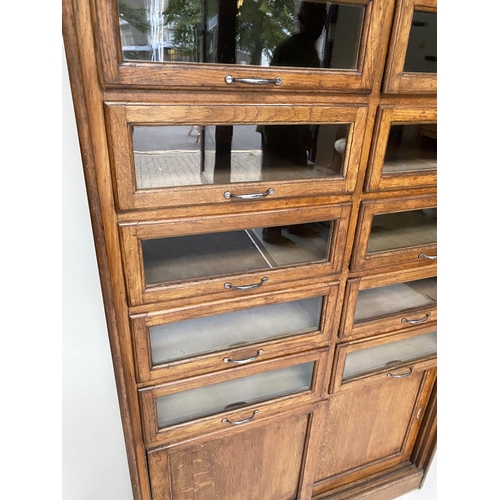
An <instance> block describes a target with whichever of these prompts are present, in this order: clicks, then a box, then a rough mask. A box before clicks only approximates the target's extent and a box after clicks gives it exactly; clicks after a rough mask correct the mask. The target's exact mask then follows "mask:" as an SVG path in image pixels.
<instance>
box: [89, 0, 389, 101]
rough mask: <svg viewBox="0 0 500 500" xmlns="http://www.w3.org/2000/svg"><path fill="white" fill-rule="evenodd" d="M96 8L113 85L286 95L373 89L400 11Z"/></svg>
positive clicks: (350, 3)
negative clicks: (384, 43) (378, 64)
mask: <svg viewBox="0 0 500 500" xmlns="http://www.w3.org/2000/svg"><path fill="white" fill-rule="evenodd" d="M94 4H95V8H96V9H97V11H98V12H99V16H96V17H95V33H96V41H97V49H98V55H99V58H100V59H101V61H100V62H101V64H100V68H99V69H100V70H101V75H102V80H103V82H104V83H105V85H107V86H113V85H135V86H141V87H154V88H168V87H170V88H184V89H186V88H187V89H189V90H201V89H219V90H222V89H223V90H226V91H228V90H234V91H242V90H254V91H255V90H257V91H263V92H281V93H282V92H286V91H294V90H330V91H331V90H347V91H351V92H352V91H355V90H366V91H368V90H369V89H370V88H371V85H372V83H373V79H374V71H375V68H376V62H377V61H378V57H380V51H381V48H382V45H381V44H382V41H383V40H385V39H386V37H388V35H389V30H390V25H391V19H392V13H393V9H394V2H393V1H382V0H371V1H370V0H342V1H341V2H338V3H337V2H336V3H328V4H326V5H324V4H323V5H312V4H307V3H306V4H305V7H302V8H301V9H300V10H298V11H297V10H296V8H295V5H296V4H295V2H291V1H285V2H282V4H281V5H279V6H278V5H273V4H270V3H259V4H255V5H253V4H250V5H246V4H244V3H241V4H239V3H238V4H237V3H236V2H229V1H221V2H218V3H217V2H209V3H207V2H201V1H195V2H192V5H191V4H190V9H189V12H188V13H186V12H185V10H183V9H185V8H186V7H185V6H184V7H183V6H182V5H183V4H182V5H181V6H179V7H177V6H176V5H174V4H173V3H170V4H167V2H157V3H154V4H150V3H149V2H146V1H145V0H142V1H137V2H134V1H132V0H125V1H123V2H112V1H110V0H94ZM299 24H300V30H301V31H302V33H301V34H300V35H298V34H297V32H298V30H299ZM311 42H315V43H311ZM334 46H335V47H334ZM382 52H383V53H384V54H385V51H382ZM320 68H321V69H320ZM241 79H243V80H241Z"/></svg>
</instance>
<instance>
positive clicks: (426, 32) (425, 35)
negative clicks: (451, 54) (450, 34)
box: [403, 10, 437, 73]
mask: <svg viewBox="0 0 500 500" xmlns="http://www.w3.org/2000/svg"><path fill="white" fill-rule="evenodd" d="M403 71H404V72H405V73H436V72H437V14H435V13H432V12H419V11H417V10H416V11H415V12H414V13H413V19H412V22H411V29H410V38H409V39H408V48H407V50H406V59H405V64H404V68H403Z"/></svg>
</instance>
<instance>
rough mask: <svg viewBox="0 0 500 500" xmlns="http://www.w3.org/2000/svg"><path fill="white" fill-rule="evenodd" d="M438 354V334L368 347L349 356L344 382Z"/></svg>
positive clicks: (427, 334)
mask: <svg viewBox="0 0 500 500" xmlns="http://www.w3.org/2000/svg"><path fill="white" fill-rule="evenodd" d="M436 353H437V332H431V333H426V334H423V335H417V336H416V337H411V338H409V339H405V340H398V341H397V342H390V343H389V344H384V345H379V346H377V347H368V348H365V349H360V350H358V351H352V352H350V353H348V354H347V357H346V362H345V367H344V376H343V380H346V379H349V378H352V377H355V376H357V375H362V374H364V373H369V372H371V371H373V370H377V369H380V368H384V367H387V368H389V367H391V366H393V365H396V364H398V363H402V362H404V361H410V360H413V359H417V358H421V357H423V356H428V355H433V354H436Z"/></svg>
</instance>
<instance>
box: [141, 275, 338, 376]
mask: <svg viewBox="0 0 500 500" xmlns="http://www.w3.org/2000/svg"><path fill="white" fill-rule="evenodd" d="M337 294H338V282H334V283H323V284H318V285H314V286H301V287H296V288H291V289H285V290H283V291H281V292H275V293H262V294H258V295H255V296H252V297H251V298H238V299H234V300H231V301H224V302H207V303H203V304H201V305H199V304H196V305H192V306H186V307H177V308H175V309H172V310H165V311H162V310H159V311H154V310H152V311H149V312H148V313H142V314H136V315H132V316H131V325H132V332H133V336H134V345H135V353H136V370H137V377H138V382H140V383H150V382H151V381H155V382H156V381H162V382H167V381H171V380H178V379H180V378H183V377H192V376H195V375H201V374H204V373H209V372H216V371H223V370H231V369H233V368H235V367H238V366H242V365H248V364H255V363H260V362H261V361H266V360H269V359H273V358H276V357H279V356H283V355H285V354H293V353H297V352H301V351H304V350H310V349H313V348H317V347H322V346H325V345H328V343H329V341H330V338H331V335H332V332H333V331H334V319H335V306H336V301H337Z"/></svg>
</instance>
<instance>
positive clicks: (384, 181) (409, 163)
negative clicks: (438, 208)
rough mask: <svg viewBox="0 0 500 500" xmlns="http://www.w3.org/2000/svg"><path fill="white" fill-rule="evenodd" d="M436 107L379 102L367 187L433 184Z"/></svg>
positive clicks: (383, 187)
mask: <svg viewBox="0 0 500 500" xmlns="http://www.w3.org/2000/svg"><path fill="white" fill-rule="evenodd" d="M436 120H437V109H436V108H435V107H419V108H413V107H405V106H380V107H379V109H378V114H377V120H376V126H375V134H374V139H373V145H372V151H371V155H370V161H369V164H368V175H367V179H366V187H365V189H366V190H367V191H378V190H381V189H399V188H408V187H420V186H436V182H437V122H436Z"/></svg>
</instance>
